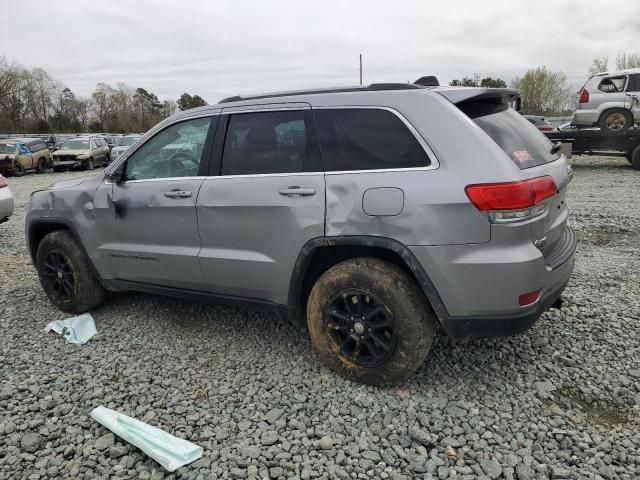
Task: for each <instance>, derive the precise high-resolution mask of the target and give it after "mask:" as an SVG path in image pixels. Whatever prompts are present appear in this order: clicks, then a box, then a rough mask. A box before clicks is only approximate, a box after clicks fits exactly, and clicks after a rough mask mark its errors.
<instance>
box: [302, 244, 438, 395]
mask: <svg viewBox="0 0 640 480" xmlns="http://www.w3.org/2000/svg"><path fill="white" fill-rule="evenodd" d="M307 323H308V326H309V333H310V336H311V341H312V343H313V346H314V348H315V350H316V351H317V352H318V354H319V356H320V358H321V359H322V361H323V362H324V363H325V364H326V365H327V366H328V367H329V368H331V369H332V370H334V371H336V372H338V373H340V374H341V375H343V376H345V377H346V378H349V379H351V380H354V381H357V382H361V383H366V384H370V385H388V384H395V383H397V382H399V381H401V380H403V379H404V378H406V377H407V376H409V375H410V374H411V373H413V372H414V371H415V370H416V369H417V368H418V367H419V366H420V365H421V364H422V363H423V362H424V359H425V358H426V356H427V353H428V352H429V350H430V348H431V344H432V341H433V336H434V332H435V316H434V314H433V313H432V310H431V307H430V305H429V304H428V302H427V300H426V298H425V296H424V294H423V292H422V291H421V289H420V288H419V286H418V285H417V284H416V282H415V281H414V280H413V279H412V278H411V277H410V276H409V275H408V274H407V273H405V272H404V271H403V270H401V269H400V268H399V267H397V266H396V265H393V264H392V263H389V262H385V261H382V260H380V259H377V258H369V257H360V258H355V259H351V260H347V261H344V262H342V263H339V264H337V265H335V266H333V267H331V268H330V269H329V270H327V271H326V272H325V273H324V274H322V276H320V278H319V279H318V281H317V282H316V284H315V285H314V286H313V288H312V290H311V294H310V295H309V300H308V302H307Z"/></svg>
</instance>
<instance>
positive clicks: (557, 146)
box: [550, 142, 562, 155]
mask: <svg viewBox="0 0 640 480" xmlns="http://www.w3.org/2000/svg"><path fill="white" fill-rule="evenodd" d="M561 148H562V142H556V143H554V144H553V146H552V147H551V150H550V151H551V155H555V154H556V153H558V152H559V151H560V149H561Z"/></svg>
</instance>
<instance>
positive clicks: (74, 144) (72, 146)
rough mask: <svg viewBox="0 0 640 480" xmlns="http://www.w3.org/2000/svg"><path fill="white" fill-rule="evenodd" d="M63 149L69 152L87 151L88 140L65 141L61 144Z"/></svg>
mask: <svg viewBox="0 0 640 480" xmlns="http://www.w3.org/2000/svg"><path fill="white" fill-rule="evenodd" d="M62 148H63V149H69V150H88V149H89V139H86V140H81V139H76V140H67V141H66V142H64V143H63V144H62Z"/></svg>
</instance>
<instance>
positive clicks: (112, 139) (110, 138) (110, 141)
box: [98, 134, 118, 151]
mask: <svg viewBox="0 0 640 480" xmlns="http://www.w3.org/2000/svg"><path fill="white" fill-rule="evenodd" d="M98 136H99V137H101V138H103V139H104V141H105V142H106V143H107V147H109V151H111V150H112V149H113V147H115V146H116V145H117V144H118V142H117V138H118V137H117V136H114V135H107V134H101V135H98Z"/></svg>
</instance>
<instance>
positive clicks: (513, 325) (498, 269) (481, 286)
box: [410, 227, 576, 340]
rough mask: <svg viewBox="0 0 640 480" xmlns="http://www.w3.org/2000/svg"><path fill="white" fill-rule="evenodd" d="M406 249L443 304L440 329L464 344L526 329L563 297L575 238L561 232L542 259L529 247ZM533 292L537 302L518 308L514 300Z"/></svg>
mask: <svg viewBox="0 0 640 480" xmlns="http://www.w3.org/2000/svg"><path fill="white" fill-rule="evenodd" d="M410 248H411V249H412V252H413V253H414V255H415V256H416V258H417V259H418V260H419V262H420V263H421V264H422V266H423V268H424V269H425V271H426V272H428V274H429V276H430V278H431V281H432V282H433V285H434V287H435V289H436V291H437V292H438V295H439V297H440V298H441V299H442V301H443V304H444V307H445V309H446V313H445V314H444V315H441V316H440V323H441V324H442V326H443V328H444V329H445V331H446V332H447V333H448V334H449V336H451V337H452V338H453V339H455V340H469V339H473V338H481V337H500V336H508V335H514V334H516V333H520V332H523V331H525V330H527V329H528V328H529V327H531V325H533V324H534V323H535V321H536V320H537V319H538V318H539V317H540V315H542V313H544V312H545V311H546V310H547V309H548V308H549V307H550V306H551V305H552V304H553V303H554V302H555V301H556V300H558V299H559V298H560V296H561V295H562V292H563V290H564V288H565V286H566V285H567V283H568V281H569V278H570V277H571V273H572V272H573V268H574V264H575V259H574V252H575V248H576V238H575V235H574V234H573V231H572V230H571V229H570V228H569V227H565V231H564V233H563V235H562V237H561V238H560V239H559V240H558V242H557V243H556V248H555V249H554V250H553V252H549V253H548V254H547V256H546V257H545V256H544V255H543V253H542V252H541V251H540V250H539V249H538V248H537V247H535V246H534V245H533V243H532V242H531V241H528V242H524V243H522V244H520V245H513V246H509V247H505V246H500V245H499V244H494V245H492V244H476V245H466V246H463V245H459V246H450V247H410ZM536 290H540V291H541V294H540V298H539V299H538V300H537V301H536V302H535V303H534V304H532V305H528V306H524V307H521V306H520V305H519V300H518V299H519V296H520V295H522V294H524V293H527V292H533V291H536Z"/></svg>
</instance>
